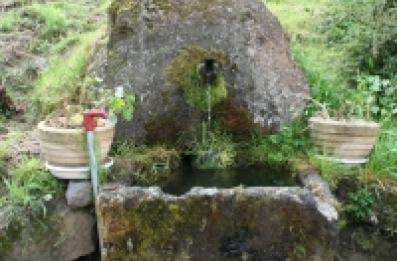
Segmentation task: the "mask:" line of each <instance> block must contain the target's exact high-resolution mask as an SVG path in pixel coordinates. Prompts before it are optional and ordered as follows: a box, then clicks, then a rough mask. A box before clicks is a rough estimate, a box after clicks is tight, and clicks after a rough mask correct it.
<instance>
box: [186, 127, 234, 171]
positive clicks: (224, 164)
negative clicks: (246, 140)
mask: <svg viewBox="0 0 397 261" xmlns="http://www.w3.org/2000/svg"><path fill="white" fill-rule="evenodd" d="M207 128H208V126H207V125H206V124H205V123H203V128H202V130H201V131H200V132H199V135H198V136H197V137H195V140H194V142H193V143H192V145H191V147H190V148H189V149H188V150H187V152H186V153H187V154H188V155H192V156H193V157H194V165H195V167H197V168H199V169H226V168H228V167H231V166H233V165H234V164H235V157H236V156H237V152H236V145H235V144H234V143H233V140H232V139H231V137H230V136H229V135H228V134H226V133H225V132H224V131H222V130H221V129H219V128H214V130H212V131H211V130H207Z"/></svg>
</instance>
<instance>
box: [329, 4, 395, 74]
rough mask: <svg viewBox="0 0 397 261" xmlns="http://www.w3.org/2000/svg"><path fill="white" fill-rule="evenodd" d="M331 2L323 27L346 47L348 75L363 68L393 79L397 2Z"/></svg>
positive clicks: (345, 56)
mask: <svg viewBox="0 0 397 261" xmlns="http://www.w3.org/2000/svg"><path fill="white" fill-rule="evenodd" d="M330 5H331V8H330V12H329V13H328V16H327V18H326V19H325V22H324V31H325V33H326V34H327V36H328V41H329V42H330V44H331V45H337V46H339V48H340V49H341V50H344V55H343V56H342V57H344V60H345V68H344V70H346V72H347V74H346V76H348V77H349V75H350V77H351V76H353V77H354V75H355V73H356V72H357V70H362V71H364V72H366V73H369V74H378V75H381V76H383V77H385V78H389V79H390V78H391V77H392V76H393V75H394V74H395V73H396V68H397V47H396V45H397V42H396V39H397V23H396V21H397V2H396V1H395V0H351V1H344V0H337V1H332V2H331V4H330Z"/></svg>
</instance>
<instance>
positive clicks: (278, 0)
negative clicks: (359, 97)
mask: <svg viewBox="0 0 397 261" xmlns="http://www.w3.org/2000/svg"><path fill="white" fill-rule="evenodd" d="M328 4H329V0H300V1H295V0H269V1H267V3H266V5H267V6H268V7H269V9H270V10H271V11H272V12H273V14H275V15H276V16H277V17H278V18H279V20H280V22H281V24H282V26H283V28H284V29H285V30H286V32H287V34H288V36H289V38H290V48H291V51H292V55H293V56H294V58H295V60H296V61H297V63H298V65H299V66H300V67H301V68H302V70H303V71H304V72H305V75H306V78H307V80H308V81H309V84H310V87H311V92H312V97H313V98H315V99H318V100H319V101H321V102H325V103H328V104H333V105H335V106H336V107H338V105H339V104H340V101H341V100H343V98H341V94H343V93H345V92H347V88H346V86H348V82H347V80H346V79H345V78H344V77H343V75H342V74H341V72H342V71H343V63H341V62H339V60H340V59H339V57H340V55H341V52H340V51H338V50H335V49H333V48H330V46H329V45H328V42H327V40H326V38H325V36H323V35H322V34H321V33H320V32H319V30H320V28H319V25H320V24H321V20H322V14H324V13H325V12H326V10H327V5H328Z"/></svg>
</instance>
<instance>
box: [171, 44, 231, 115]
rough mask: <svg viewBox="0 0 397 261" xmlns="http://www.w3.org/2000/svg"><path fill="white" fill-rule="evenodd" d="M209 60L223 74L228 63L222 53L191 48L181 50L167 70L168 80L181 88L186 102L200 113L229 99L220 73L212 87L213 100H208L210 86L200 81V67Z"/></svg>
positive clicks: (196, 47)
mask: <svg viewBox="0 0 397 261" xmlns="http://www.w3.org/2000/svg"><path fill="white" fill-rule="evenodd" d="M209 59H211V60H214V61H215V62H216V63H217V64H218V65H219V66H220V70H219V72H222V67H223V66H224V65H225V64H226V63H227V59H226V56H225V55H224V54H223V53H222V52H219V51H216V50H206V49H204V48H202V47H199V46H190V47H187V48H185V49H181V50H180V52H179V54H178V55H177V56H176V57H175V59H174V60H173V61H172V62H171V63H170V64H169V65H168V66H167V68H166V77H167V79H168V80H169V81H170V82H172V83H174V84H176V85H177V86H179V87H180V88H181V89H182V90H183V93H184V97H185V99H186V102H187V103H188V104H189V105H190V106H191V107H192V108H194V109H196V110H199V111H207V110H208V107H213V106H214V105H216V104H218V103H219V102H221V101H222V100H224V99H225V98H226V97H227V89H226V82H225V79H224V77H223V74H222V73H218V77H217V79H216V80H215V82H214V83H213V84H211V86H210V87H211V88H210V95H211V99H210V100H209V99H208V91H207V90H208V86H207V85H206V84H205V83H203V81H202V80H201V79H200V76H199V73H198V66H199V65H200V64H202V63H204V62H205V61H206V60H209Z"/></svg>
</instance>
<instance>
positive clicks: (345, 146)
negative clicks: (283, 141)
mask: <svg viewBox="0 0 397 261" xmlns="http://www.w3.org/2000/svg"><path fill="white" fill-rule="evenodd" d="M309 128H310V136H311V139H312V142H313V144H314V145H315V146H316V147H317V149H318V150H319V151H320V152H321V153H323V154H325V155H327V156H329V157H331V158H333V159H335V160H337V161H339V162H341V163H346V164H361V163H365V162H367V161H368V156H369V154H370V152H371V150H372V148H373V146H374V144H375V142H376V140H377V136H378V132H379V125H378V123H376V122H371V121H363V120H334V119H324V118H321V117H312V118H311V119H310V120H309Z"/></svg>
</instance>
